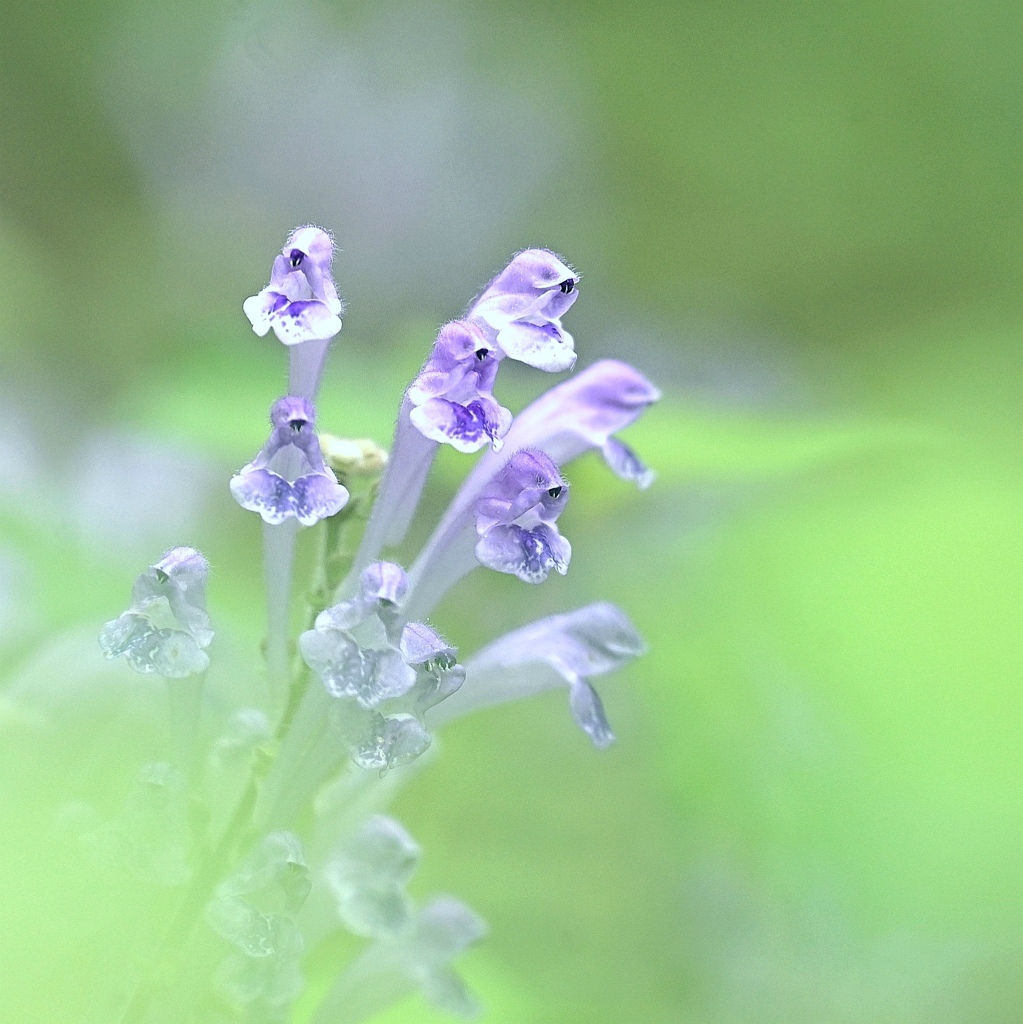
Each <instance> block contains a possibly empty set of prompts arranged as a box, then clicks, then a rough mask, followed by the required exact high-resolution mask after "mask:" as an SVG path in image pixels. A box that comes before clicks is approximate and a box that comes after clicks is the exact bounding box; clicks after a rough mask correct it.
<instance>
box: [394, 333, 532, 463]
mask: <svg viewBox="0 0 1023 1024" xmlns="http://www.w3.org/2000/svg"><path fill="white" fill-rule="evenodd" d="M497 363H498V360H497V353H496V352H495V351H494V349H493V346H492V345H491V344H490V343H489V342H488V341H487V339H486V336H485V335H484V333H483V331H482V330H481V329H480V328H479V327H478V326H477V325H476V324H472V323H469V322H468V321H464V320H455V321H453V322H452V323H449V324H445V325H444V327H442V328H441V331H440V334H439V335H438V336H437V341H436V343H435V344H434V347H433V352H432V353H431V354H430V358H429V359H428V360H427V361H426V364H425V365H424V366H423V368H422V370H420V372H419V375H418V376H417V377H416V379H415V380H414V381H413V382H412V385H411V386H410V387H409V390H408V397H409V400H410V401H411V403H412V405H413V406H414V408H413V409H412V410H411V412H410V420H411V422H412V424H413V426H415V428H416V429H417V430H418V431H419V432H420V433H421V434H422V435H423V436H424V437H427V438H430V440H432V441H438V442H440V443H442V444H450V445H451V446H452V447H454V448H455V449H456V450H457V451H461V452H475V451H479V449H480V448H483V447H485V446H486V445H488V444H491V445H493V447H494V449H495V450H497V449H499V448H500V447H501V438H502V437H503V436H504V435H505V434H506V433H507V432H508V428H509V427H510V426H511V421H512V416H511V413H510V412H509V411H508V410H507V409H505V408H502V406H500V405H499V404H498V403H497V401H496V400H495V399H494V397H493V395H492V394H491V391H492V389H493V386H494V380H495V378H496V376H497Z"/></svg>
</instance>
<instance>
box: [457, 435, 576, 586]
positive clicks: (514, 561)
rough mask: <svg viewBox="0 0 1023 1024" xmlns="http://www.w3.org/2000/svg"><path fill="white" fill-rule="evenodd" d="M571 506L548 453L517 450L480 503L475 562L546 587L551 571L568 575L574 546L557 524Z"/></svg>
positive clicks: (478, 506)
mask: <svg viewBox="0 0 1023 1024" xmlns="http://www.w3.org/2000/svg"><path fill="white" fill-rule="evenodd" d="M567 504H568V484H567V483H566V482H565V481H564V480H563V479H562V477H561V474H560V473H559V472H558V467H557V466H555V465H554V463H553V462H552V461H551V460H550V459H549V458H548V457H547V456H546V455H545V454H544V453H543V452H540V451H530V450H523V451H518V452H516V453H515V454H514V455H513V456H512V457H511V458H510V459H509V460H508V462H507V464H506V465H505V466H504V468H503V469H502V470H501V471H500V472H499V473H498V474H497V475H496V476H495V477H494V478H493V480H492V481H491V482H490V484H489V486H488V487H487V488H486V489H485V490H484V491H483V494H482V495H481V496H480V499H479V502H478V503H477V505H476V532H477V534H478V535H479V540H478V541H477V543H476V558H477V559H478V560H479V562H480V564H481V565H485V566H486V567H487V568H488V569H495V570H497V572H506V573H511V574H513V575H515V576H518V578H519V579H520V580H524V581H525V582H526V583H542V582H543V581H544V580H545V579H547V576H548V574H549V573H550V571H551V569H556V570H557V571H558V572H559V573H561V575H562V576H564V575H565V573H566V572H568V563H569V560H570V559H571V557H572V546H571V545H570V544H569V543H568V541H567V540H565V538H564V537H562V536H561V534H560V533H558V528H557V526H556V525H555V524H556V522H557V519H558V516H559V515H561V513H562V511H563V510H564V508H565V506H566V505H567Z"/></svg>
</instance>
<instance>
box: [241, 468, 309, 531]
mask: <svg viewBox="0 0 1023 1024" xmlns="http://www.w3.org/2000/svg"><path fill="white" fill-rule="evenodd" d="M231 493H232V494H233V495H234V500H235V501H237V502H238V504H239V505H241V507H242V508H245V509H248V510H249V511H250V512H258V513H259V514H260V515H261V516H262V517H263V522H265V523H283V522H284V520H285V519H287V518H288V516H293V515H294V514H295V492H294V491H293V490H292V487H291V484H289V483H288V481H287V480H285V479H284V477H282V476H279V475H278V474H277V473H271V472H270V470H268V469H250V470H248V471H243V472H241V473H238V474H236V475H235V476H233V477H232V478H231Z"/></svg>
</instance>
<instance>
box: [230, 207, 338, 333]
mask: <svg viewBox="0 0 1023 1024" xmlns="http://www.w3.org/2000/svg"><path fill="white" fill-rule="evenodd" d="M333 261H334V243H333V242H332V241H331V238H330V235H328V234H327V232H326V231H323V230H322V229H321V228H317V227H313V226H312V225H306V226H305V227H301V228H296V229H295V230H294V231H292V233H291V235H290V236H289V237H288V241H287V244H286V245H285V246H284V248H283V249H282V250H281V255H280V256H278V257H277V258H276V259H275V260H274V264H273V270H272V271H271V273H270V283H269V284H268V285H267V286H266V287H265V288H264V289H263V290H262V291H261V292H260V293H259V294H258V295H253V296H251V297H250V298H248V299H246V300H245V302H244V303H242V309H244V311H245V315H246V316H247V317H248V318H249V322H250V323H251V324H252V329H253V330H254V331H255V332H256V334H258V335H259V336H260V337H263V336H264V335H265V334H267V332H268V331H269V330H270V328H271V327H272V328H273V330H274V334H276V335H277V337H278V339H279V340H280V341H282V342H284V344H285V345H298V344H299V343H301V342H303V341H316V340H320V341H322V340H325V339H328V338H333V337H334V335H335V334H337V333H338V331H340V330H341V311H342V304H341V300H340V298H339V297H338V294H337V286H336V285H335V284H334V279H333V278H332V277H331V264H332V263H333Z"/></svg>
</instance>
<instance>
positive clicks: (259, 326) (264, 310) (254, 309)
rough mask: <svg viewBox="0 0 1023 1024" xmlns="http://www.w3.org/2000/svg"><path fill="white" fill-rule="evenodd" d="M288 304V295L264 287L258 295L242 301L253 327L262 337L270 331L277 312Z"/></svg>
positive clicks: (243, 308)
mask: <svg viewBox="0 0 1023 1024" xmlns="http://www.w3.org/2000/svg"><path fill="white" fill-rule="evenodd" d="M287 304H288V298H287V296H286V295H282V294H281V293H280V292H277V291H272V290H271V289H269V288H264V289H263V290H262V291H261V292H260V293H259V294H258V295H252V296H250V297H249V298H247V299H246V300H245V301H244V302H243V303H242V310H243V311H244V313H245V315H246V316H247V317H248V318H249V323H250V324H252V329H253V330H254V331H255V332H256V334H258V335H259V336H260V337H261V338H262V337H263V336H264V335H265V334H267V333H269V331H270V327H271V324H272V322H273V318H274V316H275V314H276V313H277V312H278V311H279V310H281V309H283V308H284V307H285V306H286V305H287Z"/></svg>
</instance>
